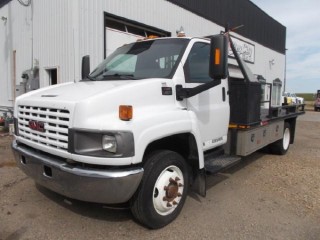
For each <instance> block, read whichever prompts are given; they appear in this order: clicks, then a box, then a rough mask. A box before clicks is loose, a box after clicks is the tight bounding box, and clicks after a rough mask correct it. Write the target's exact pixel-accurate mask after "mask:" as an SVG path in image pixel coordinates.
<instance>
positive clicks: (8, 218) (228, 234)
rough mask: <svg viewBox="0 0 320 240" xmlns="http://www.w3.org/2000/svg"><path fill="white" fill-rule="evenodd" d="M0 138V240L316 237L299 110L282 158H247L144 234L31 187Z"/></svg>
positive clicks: (309, 121) (318, 198) (312, 129)
mask: <svg viewBox="0 0 320 240" xmlns="http://www.w3.org/2000/svg"><path fill="white" fill-rule="evenodd" d="M10 141H11V138H10V137H9V136H5V137H0V240H5V239H6V240H15V239H303V240H304V239H311V240H312V239H314V240H319V239H320V148H319V142H320V113H315V112H307V114H306V115H304V116H302V117H300V119H299V121H298V125H297V135H296V142H295V144H294V145H291V147H290V150H289V152H288V154H287V155H285V156H275V155H267V154H264V153H255V154H253V155H251V156H250V157H248V158H246V159H244V161H243V162H241V163H240V164H238V165H237V166H235V167H233V168H232V169H229V170H228V171H225V172H223V173H221V174H218V175H215V176H210V177H209V178H208V192H207V197H206V198H201V197H198V196H197V195H195V194H193V193H190V194H189V197H188V198H187V201H186V204H185V206H184V209H183V210H182V212H181V214H180V216H179V217H178V219H177V220H176V221H174V222H173V223H172V224H170V225H169V226H167V227H165V228H163V229H160V230H156V231H151V230H148V229H145V228H144V227H142V226H140V225H139V224H137V223H135V222H134V221H133V220H132V216H131V213H130V211H129V210H126V209H124V210H111V209H107V208H105V207H104V206H103V205H99V204H91V203H85V202H79V201H74V200H72V201H71V200H66V199H65V198H64V197H63V196H60V195H57V194H55V193H53V192H50V191H48V190H45V189H42V188H39V187H36V186H35V184H34V183H33V181H32V180H30V179H29V178H27V177H26V176H25V175H24V174H23V173H22V172H21V171H20V170H19V169H18V168H17V167H16V166H15V163H14V161H13V156H12V154H11V150H10V146H9V144H10Z"/></svg>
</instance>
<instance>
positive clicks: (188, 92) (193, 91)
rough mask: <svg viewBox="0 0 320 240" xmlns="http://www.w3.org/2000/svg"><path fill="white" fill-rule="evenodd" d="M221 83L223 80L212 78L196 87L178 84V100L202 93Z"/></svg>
mask: <svg viewBox="0 0 320 240" xmlns="http://www.w3.org/2000/svg"><path fill="white" fill-rule="evenodd" d="M219 84H221V80H212V81H210V82H208V83H205V84H201V85H199V86H197V87H194V88H183V87H182V85H180V84H178V85H176V99H177V101H182V100H183V99H185V98H190V97H193V96H195V95H197V94H199V93H202V92H204V91H206V90H208V89H210V88H213V87H215V86H218V85H219Z"/></svg>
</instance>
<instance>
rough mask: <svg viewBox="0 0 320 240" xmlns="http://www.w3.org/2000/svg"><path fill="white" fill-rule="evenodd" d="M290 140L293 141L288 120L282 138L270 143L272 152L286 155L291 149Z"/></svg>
mask: <svg viewBox="0 0 320 240" xmlns="http://www.w3.org/2000/svg"><path fill="white" fill-rule="evenodd" d="M290 141H291V131H290V124H289V123H287V122H286V123H284V129H283V136H282V139H280V140H278V141H276V142H274V143H272V144H271V145H270V151H271V153H273V154H277V155H285V154H286V153H287V151H288V150H289V147H290Z"/></svg>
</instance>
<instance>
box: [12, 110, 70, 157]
mask: <svg viewBox="0 0 320 240" xmlns="http://www.w3.org/2000/svg"><path fill="white" fill-rule="evenodd" d="M69 119H70V112H69V111H68V110H64V109H54V108H43V107H30V106H18V128H19V135H20V137H22V138H24V139H27V140H30V141H33V142H36V143H38V144H41V145H45V146H49V147H52V148H56V149H61V150H65V151H67V149H68V126H69ZM30 121H32V122H33V123H36V124H39V123H41V125H42V126H44V129H43V130H42V131H39V130H33V129H31V128H30V126H29V123H30Z"/></svg>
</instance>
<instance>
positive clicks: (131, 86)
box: [15, 78, 175, 129]
mask: <svg viewBox="0 0 320 240" xmlns="http://www.w3.org/2000/svg"><path fill="white" fill-rule="evenodd" d="M163 87H167V88H169V89H171V93H169V94H165V93H164V92H163V90H162V88H163ZM172 90H173V81H172V80H171V79H160V78H153V79H143V80H115V81H83V82H77V83H66V84H59V85H55V86H51V87H47V88H43V89H39V90H37V91H33V92H30V93H27V94H24V95H22V96H20V97H19V98H18V99H17V101H16V107H15V116H18V111H19V108H20V107H21V108H24V107H25V108H26V109H29V107H32V108H33V111H36V112H37V111H38V108H43V109H51V110H54V109H59V110H66V111H68V112H69V115H70V121H69V125H68V126H69V127H74V128H86V129H91V128H98V129H106V128H109V129H110V128H111V127H113V128H115V129H117V128H118V129H120V128H121V126H119V125H117V124H119V106H120V105H131V106H133V107H134V112H135V120H137V119H138V116H139V117H143V116H144V113H142V112H144V110H143V109H146V108H150V109H151V110H150V111H151V112H153V109H154V108H155V107H157V109H158V110H159V111H160V112H161V111H162V112H165V111H168V110H169V109H173V108H175V97H174V92H173V91H172ZM18 106H19V107H18ZM161 109H164V110H161ZM40 110H42V109H40ZM150 111H149V112H150ZM139 112H141V114H140V113H139ZM120 122H121V124H122V125H126V126H127V125H128V123H126V122H123V121H120ZM122 127H123V126H122Z"/></svg>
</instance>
